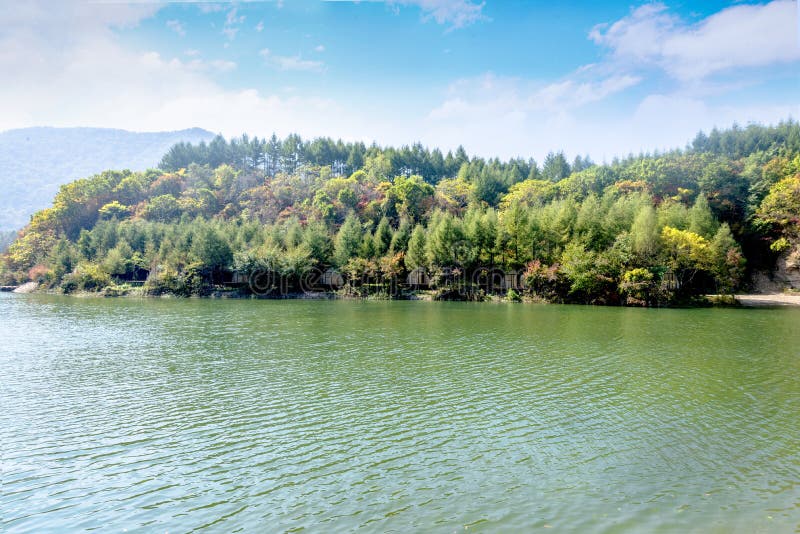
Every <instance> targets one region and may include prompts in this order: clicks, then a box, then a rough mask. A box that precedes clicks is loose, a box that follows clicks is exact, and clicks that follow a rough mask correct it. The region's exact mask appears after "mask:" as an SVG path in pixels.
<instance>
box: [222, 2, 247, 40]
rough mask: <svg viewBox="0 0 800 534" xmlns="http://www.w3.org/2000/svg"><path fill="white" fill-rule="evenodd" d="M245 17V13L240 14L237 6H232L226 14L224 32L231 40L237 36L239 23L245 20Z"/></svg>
mask: <svg viewBox="0 0 800 534" xmlns="http://www.w3.org/2000/svg"><path fill="white" fill-rule="evenodd" d="M244 19H245V17H244V15H239V14H238V12H237V10H236V8H235V7H234V8H232V9H231V10H230V11H228V14H227V15H226V16H225V24H224V25H223V26H222V34H223V35H225V37H227V38H228V40H229V41H233V40H234V39H235V38H236V34H237V33H239V25H240V24H242V23H243V22H244Z"/></svg>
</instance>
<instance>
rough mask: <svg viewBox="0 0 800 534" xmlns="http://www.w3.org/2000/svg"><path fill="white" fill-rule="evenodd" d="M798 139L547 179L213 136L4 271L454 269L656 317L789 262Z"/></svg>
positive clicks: (426, 154) (17, 246) (429, 157)
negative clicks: (768, 264) (512, 277)
mask: <svg viewBox="0 0 800 534" xmlns="http://www.w3.org/2000/svg"><path fill="white" fill-rule="evenodd" d="M795 132H797V135H796V134H795ZM795 137H797V139H795ZM719 139H727V141H726V142H730V143H732V146H735V147H738V148H735V149H731V148H730V147H727V148H726V147H723V146H722V145H719V143H718V141H719ZM743 139H750V140H752V141H753V143H752V144H751V145H752V146H751V145H748V144H747V143H745V142H744V141H742V140H743ZM798 139H800V126H799V125H797V124H796V123H793V122H790V123H785V124H782V125H779V126H778V127H775V128H773V129H755V130H754V129H750V128H748V129H745V130H739V131H737V132H733V133H731V132H717V133H716V134H713V135H709V136H707V139H705V140H703V139H699V140H698V143H699V144H698V145H697V146H701V145H702V146H707V147H708V149H707V150H701V149H699V148H697V147H696V146H694V145H693V147H692V148H691V149H689V150H687V151H673V152H670V153H668V154H661V155H639V156H631V157H629V158H627V159H624V160H615V161H614V162H612V163H611V164H603V165H595V164H594V163H592V162H591V161H590V160H588V158H583V157H581V158H576V159H575V160H574V162H573V163H572V165H570V164H569V163H568V162H567V159H566V156H565V155H564V154H563V153H551V154H549V155H548V156H547V158H546V159H545V162H544V165H543V166H542V168H541V169H539V167H538V165H537V164H536V162H534V161H533V160H527V161H526V160H521V159H511V160H508V161H505V162H503V161H500V160H497V159H488V160H487V159H482V158H470V157H469V156H468V155H467V154H466V152H465V151H464V150H463V149H459V150H457V151H455V152H454V153H448V154H446V155H444V154H442V153H441V152H439V151H437V150H428V149H426V148H424V147H422V146H421V145H419V144H416V145H412V146H408V147H401V148H391V147H386V148H383V147H378V146H371V147H366V146H364V145H363V144H361V143H352V144H346V143H343V142H338V141H336V142H334V141H331V140H327V139H315V140H312V141H304V140H302V139H300V138H299V137H297V136H290V137H289V138H287V139H285V140H279V139H277V138H276V137H274V136H273V138H271V139H262V140H259V139H258V138H252V139H251V138H248V137H242V138H240V139H233V140H231V141H226V140H225V139H223V138H221V137H218V138H216V139H214V140H213V141H212V142H211V143H209V144H204V145H200V146H194V145H181V146H176V148H175V149H174V150H171V151H170V153H169V154H168V155H167V156H165V160H164V165H163V170H162V171H148V172H145V173H132V172H129V171H107V172H104V173H100V174H97V175H94V176H91V177H89V178H85V179H82V180H77V181H75V182H73V183H71V184H67V185H65V186H64V187H62V188H61V190H60V191H59V193H58V194H57V195H56V197H55V199H54V202H53V206H52V207H51V208H48V209H45V210H42V211H40V212H38V213H37V214H36V215H34V217H33V218H32V219H31V222H30V224H29V225H27V226H26V227H25V228H24V229H23V230H22V231H21V232H19V234H18V236H17V238H16V240H15V242H14V243H13V244H12V245H10V246H9V249H8V251H7V253H6V254H5V255H4V256H3V261H2V273H3V277H4V279H9V280H12V279H13V280H24V279H26V277H27V278H31V279H33V278H34V277H35V278H36V280H40V281H41V282H42V283H45V284H48V285H51V286H52V287H55V286H57V285H58V284H59V283H62V284H66V285H65V287H67V288H74V289H79V288H81V289H82V288H85V287H99V286H101V285H102V284H105V283H106V279H105V278H104V277H103V274H104V275H105V276H107V277H110V278H111V280H112V282H113V281H116V282H118V283H122V282H125V281H129V280H134V279H136V280H143V279H144V277H148V282H147V287H146V289H147V291H150V292H155V293H159V292H174V293H176V294H182V295H188V294H197V293H204V292H207V291H208V290H209V288H210V287H211V286H212V285H217V284H219V283H221V282H223V281H225V280H227V279H230V278H231V277H232V276H233V273H231V271H238V272H239V273H240V274H243V275H246V276H249V274H252V273H256V272H259V271H264V270H266V271H269V272H274V273H277V274H281V275H282V276H286V277H288V278H289V279H290V282H289V283H290V285H291V284H294V285H295V287H296V284H297V283H298V280H299V279H300V276H301V275H302V274H303V273H304V272H305V271H306V270H307V269H309V268H311V267H312V266H313V267H318V268H320V269H323V270H324V269H328V268H331V267H335V268H338V269H340V270H345V271H347V272H349V273H350V274H352V275H353V278H351V284H350V285H351V287H352V288H355V287H356V286H357V284H358V283H359V282H358V280H362V279H364V277H365V276H372V275H375V276H377V277H378V278H379V279H380V282H379V283H380V284H383V283H384V282H385V280H387V279H391V278H393V277H396V276H399V275H400V274H401V273H404V272H407V271H409V270H412V269H415V268H417V267H425V268H429V270H430V272H431V273H432V279H433V281H434V282H437V281H438V282H441V283H443V284H447V285H448V287H450V286H452V285H453V284H455V283H456V282H455V280H456V278H454V275H453V273H454V272H456V271H458V272H459V273H462V274H464V279H465V280H471V279H472V277H473V276H474V275H476V274H477V273H478V269H486V270H487V271H492V270H494V269H500V270H506V271H510V270H514V271H517V272H519V271H520V270H522V271H523V279H524V280H525V283H526V290H527V291H529V292H530V293H531V294H533V295H536V296H538V297H542V298H547V299H550V300H568V301H577V302H594V303H628V304H635V305H640V304H647V305H653V304H659V303H661V302H664V301H666V300H668V299H669V298H670V296H669V295H665V294H664V291H665V290H664V289H663V286H662V284H661V276H662V273H664V272H665V271H667V270H668V269H670V270H671V271H672V273H671V275H672V274H674V275H675V276H676V277H678V279H679V281H680V282H681V283H682V285H681V291H684V292H685V293H688V294H691V293H692V292H695V293H697V292H702V291H711V290H713V287H714V286H715V287H718V288H719V289H720V291H732V290H733V289H734V288H736V287H737V285H740V284H741V283H742V282H743V281H744V275H745V270H744V266H745V256H747V258H753V257H756V258H757V257H758V256H757V254H758V253H759V251H761V250H766V244H767V243H769V242H772V249H773V250H775V251H776V252H785V251H786V250H789V249H790V248H794V247H795V245H796V244H797V242H798V241H799V240H800V225H798V221H799V220H800V201H798V198H800V182H799V180H800V176H799V175H797V172H798V171H800V152H798V146H796V144H798V143H800V141H798ZM740 141H741V142H740ZM748 142H749V141H748ZM748 147H749V148H748ZM732 153H737V154H739V155H736V156H732V155H731V154H732ZM736 158H739V159H736ZM739 242H742V243H743V244H744V245H745V247H744V249H743V248H742V247H741V246H740V245H739ZM761 243H764V246H763V247H762V246H761ZM765 255H766V254H765ZM82 273H83V274H82ZM87 273H88V274H87ZM671 275H670V276H671ZM237 280H239V281H240V282H239V283H241V277H238V278H237ZM384 289H385V290H386V291H387V292H388V291H389V290H388V286H387V287H386V288H384ZM451 289H452V288H451ZM674 290H675V289H671V291H674ZM114 291H116V290H114Z"/></svg>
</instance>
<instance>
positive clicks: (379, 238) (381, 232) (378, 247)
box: [373, 217, 392, 256]
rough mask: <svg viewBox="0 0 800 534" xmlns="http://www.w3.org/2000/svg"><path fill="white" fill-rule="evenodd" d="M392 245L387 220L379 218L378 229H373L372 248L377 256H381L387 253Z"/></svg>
mask: <svg viewBox="0 0 800 534" xmlns="http://www.w3.org/2000/svg"><path fill="white" fill-rule="evenodd" d="M391 245H392V228H391V227H390V226H389V220H388V219H387V218H386V217H383V218H381V220H380V222H379V223H378V227H377V228H376V229H375V235H374V236H373V248H374V249H375V254H376V255H377V256H383V255H384V254H386V252H388V251H389V247H390V246H391Z"/></svg>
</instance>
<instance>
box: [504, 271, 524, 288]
mask: <svg viewBox="0 0 800 534" xmlns="http://www.w3.org/2000/svg"><path fill="white" fill-rule="evenodd" d="M503 289H522V285H521V284H520V274H519V273H518V272H517V271H508V272H506V273H505V275H504V276H503Z"/></svg>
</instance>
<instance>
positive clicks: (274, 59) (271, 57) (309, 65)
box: [258, 48, 325, 72]
mask: <svg viewBox="0 0 800 534" xmlns="http://www.w3.org/2000/svg"><path fill="white" fill-rule="evenodd" d="M258 54H259V55H260V56H261V57H263V58H264V61H265V63H266V64H267V65H270V66H271V67H275V68H277V69H279V70H285V71H308V72H322V71H324V70H325V64H324V63H323V62H322V61H314V60H310V59H303V58H302V56H300V55H299V54H298V55H296V56H280V55H276V54H273V53H272V52H271V51H270V50H269V49H268V48H264V49H263V50H261V51H259V53H258Z"/></svg>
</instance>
